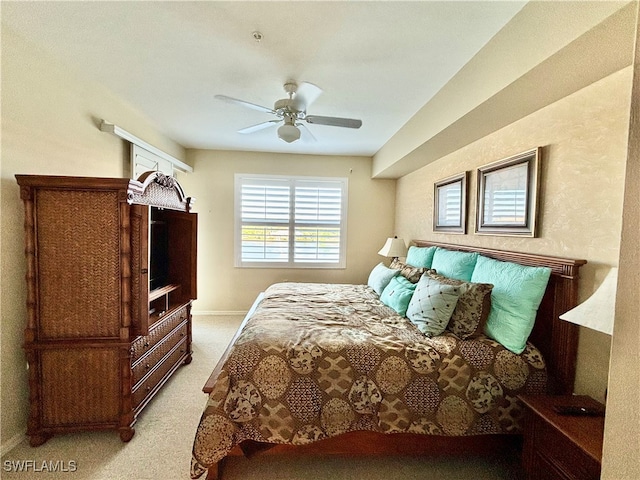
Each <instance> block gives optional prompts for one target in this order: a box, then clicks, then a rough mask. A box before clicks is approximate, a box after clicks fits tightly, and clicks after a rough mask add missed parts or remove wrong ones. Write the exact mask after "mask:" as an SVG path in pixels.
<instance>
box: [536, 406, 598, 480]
mask: <svg viewBox="0 0 640 480" xmlns="http://www.w3.org/2000/svg"><path fill="white" fill-rule="evenodd" d="M533 443H534V448H535V451H536V452H537V454H538V455H539V456H540V457H542V459H543V460H544V462H540V459H538V461H539V462H540V463H541V464H540V466H542V467H543V468H544V466H543V465H544V463H548V464H551V465H553V466H554V470H558V471H559V472H562V475H559V476H556V475H549V476H548V477H547V476H541V477H539V478H567V479H593V480H598V479H599V478H600V465H599V464H598V462H596V461H595V460H594V459H593V458H591V457H590V456H589V455H587V454H586V453H585V452H583V451H582V450H581V449H580V448H579V447H577V446H576V445H575V443H573V442H572V441H570V440H569V439H568V438H567V437H565V436H564V435H563V434H562V433H560V432H559V431H558V430H556V429H555V428H553V427H552V426H551V425H549V424H547V423H546V422H543V421H540V419H536V421H535V435H534V439H533ZM548 473H550V472H548Z"/></svg>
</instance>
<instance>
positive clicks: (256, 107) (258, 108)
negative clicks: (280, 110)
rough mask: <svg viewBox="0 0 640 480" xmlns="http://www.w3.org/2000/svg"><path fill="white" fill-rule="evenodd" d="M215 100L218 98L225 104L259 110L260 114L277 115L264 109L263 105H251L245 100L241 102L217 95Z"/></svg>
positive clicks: (270, 109)
mask: <svg viewBox="0 0 640 480" xmlns="http://www.w3.org/2000/svg"><path fill="white" fill-rule="evenodd" d="M214 98H217V99H218V100H222V101H223V102H227V103H235V104H238V105H242V106H245V107H248V108H251V109H253V110H258V111H259V112H265V113H274V114H275V113H276V112H275V111H274V110H273V109H272V108H269V107H263V106H262V105H256V104H255V103H251V102H245V101H244V100H239V99H237V98H233V97H227V96H226V95H216V96H215V97H214Z"/></svg>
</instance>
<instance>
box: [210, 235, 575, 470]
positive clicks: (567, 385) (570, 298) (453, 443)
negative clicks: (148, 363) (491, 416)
mask: <svg viewBox="0 0 640 480" xmlns="http://www.w3.org/2000/svg"><path fill="white" fill-rule="evenodd" d="M412 244H413V245H416V246H418V247H431V246H438V247H442V248H446V249H449V250H456V251H462V252H478V253H480V254H481V255H484V256H486V257H490V258H493V259H496V260H501V261H508V262H515V263H519V264H521V265H527V266H533V267H550V268H551V278H550V279H549V283H548V285H547V290H546V292H545V294H544V297H543V298H542V302H541V304H540V307H539V309H538V314H537V316H536V323H535V326H534V329H533V332H532V334H531V336H530V341H531V342H532V343H533V344H534V345H535V346H536V347H537V348H538V349H539V350H540V351H541V352H542V354H543V355H544V358H545V361H546V364H547V372H548V376H549V382H548V393H550V394H571V393H573V383H574V379H575V371H576V356H577V351H578V331H579V327H578V326H577V325H574V324H572V323H569V322H565V321H562V320H560V318H559V316H560V315H561V314H562V313H564V312H566V311H568V310H570V309H571V308H573V307H575V306H576V305H577V300H578V270H579V269H580V267H581V266H582V265H584V264H585V263H587V262H586V260H573V259H568V258H560V257H554V256H548V255H538V254H530V253H520V252H511V251H506V250H494V249H489V248H481V247H468V246H462V245H453V244H447V243H438V242H432V241H428V240H414V241H413V242H412ZM257 303H258V301H256V304H257ZM256 304H254V307H255V305H256ZM250 315H251V311H250V312H249V314H247V317H246V318H245V321H244V322H243V323H242V325H241V326H240V328H239V329H238V332H237V333H236V336H235V337H234V338H233V340H232V341H231V343H230V345H229V348H227V351H225V352H224V354H223V355H222V358H221V359H220V361H219V362H218V365H217V366H216V368H215V369H214V371H213V372H212V374H211V376H210V377H209V379H208V380H207V382H206V384H205V385H204V387H203V391H204V392H205V393H210V392H211V390H212V389H213V385H214V383H215V380H216V378H217V377H218V375H219V373H220V370H221V368H222V365H223V364H224V362H225V361H226V359H227V356H228V355H229V353H230V349H231V345H233V343H234V342H235V339H236V337H237V336H238V335H239V334H240V332H241V330H242V329H243V327H244V325H245V323H246V321H247V320H248V318H249V317H250ZM519 441H520V436H516V435H506V434H501V435H477V436H467V437H442V436H433V435H416V434H408V433H397V434H392V435H386V434H382V433H377V432H369V431H363V432H350V433H346V434H343V435H339V436H337V437H333V438H329V439H326V440H322V441H319V442H316V443H312V444H309V445H304V446H294V445H267V444H260V443H257V442H243V443H242V444H241V445H239V446H236V447H234V448H233V449H232V451H231V452H230V453H229V456H235V455H244V456H251V455H254V454H256V453H259V452H265V453H267V450H268V454H288V455H328V454H341V455H378V456H379V455H424V456H426V455H446V454H469V453H473V454H486V453H490V452H496V451H499V450H501V449H504V448H509V447H513V444H514V443H517V442H519ZM224 461H225V459H223V460H221V461H220V462H219V463H218V465H217V467H216V466H211V467H209V470H208V474H207V480H216V479H218V478H220V474H221V471H222V468H223V465H224Z"/></svg>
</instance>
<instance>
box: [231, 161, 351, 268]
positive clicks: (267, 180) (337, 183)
mask: <svg viewBox="0 0 640 480" xmlns="http://www.w3.org/2000/svg"><path fill="white" fill-rule="evenodd" d="M249 183H255V184H260V183H262V184H264V185H283V186H284V185H287V186H288V187H289V188H290V190H289V196H290V201H289V219H288V220H282V221H280V222H269V221H265V226H271V225H274V224H277V225H281V226H286V227H287V228H288V230H289V233H288V238H289V242H288V249H287V253H288V260H287V261H248V260H243V258H242V226H243V222H242V186H243V185H245V184H249ZM323 185H325V186H330V187H332V188H333V187H338V188H340V190H341V202H340V224H339V229H340V241H339V249H340V251H339V259H338V261H337V262H322V261H312V262H305V261H300V260H298V261H296V260H295V258H294V255H295V251H294V245H295V229H296V223H295V220H293V218H294V212H295V187H296V186H298V187H301V186H320V187H321V186H323ZM234 188H235V202H234V204H235V206H234V217H235V239H234V247H235V263H234V265H235V266H236V267H238V268H325V269H326V268H332V269H343V268H346V265H347V252H346V250H347V210H348V208H347V207H348V205H347V203H348V197H349V192H348V179H347V178H344V177H306V176H286V175H258V174H242V173H237V174H235V187H234ZM303 225H304V224H303ZM318 225H320V226H321V225H322V222H321V223H319V224H318ZM298 226H300V224H298Z"/></svg>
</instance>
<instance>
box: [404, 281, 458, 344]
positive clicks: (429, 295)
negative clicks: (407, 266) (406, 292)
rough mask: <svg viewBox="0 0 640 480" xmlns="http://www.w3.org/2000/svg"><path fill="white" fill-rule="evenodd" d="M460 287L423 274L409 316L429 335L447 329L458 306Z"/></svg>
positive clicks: (408, 309)
mask: <svg viewBox="0 0 640 480" xmlns="http://www.w3.org/2000/svg"><path fill="white" fill-rule="evenodd" d="M459 295H460V287H459V286H457V285H447V284H446V283H442V282H439V281H438V280H436V279H435V278H433V277H430V276H429V275H423V276H422V278H421V279H420V281H419V282H418V283H417V284H416V291H415V292H414V294H413V297H411V301H410V302H409V307H408V308H407V318H408V319H409V320H411V322H413V323H414V324H415V326H416V327H418V330H420V331H421V332H422V333H424V334H425V335H427V336H428V337H433V336H436V335H440V334H441V333H442V332H444V331H445V329H446V328H447V325H448V324H449V320H450V319H451V314H452V313H453V310H454V309H455V308H456V304H457V303H458V297H459Z"/></svg>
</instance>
